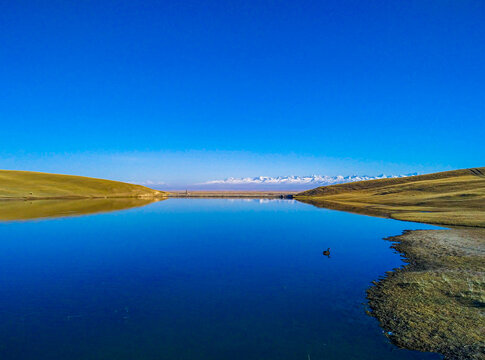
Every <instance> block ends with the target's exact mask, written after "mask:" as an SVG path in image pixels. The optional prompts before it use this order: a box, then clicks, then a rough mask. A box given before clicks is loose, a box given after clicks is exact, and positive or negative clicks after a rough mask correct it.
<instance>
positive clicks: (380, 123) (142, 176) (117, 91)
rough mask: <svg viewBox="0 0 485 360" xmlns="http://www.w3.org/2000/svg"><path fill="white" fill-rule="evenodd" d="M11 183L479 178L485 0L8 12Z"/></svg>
mask: <svg viewBox="0 0 485 360" xmlns="http://www.w3.org/2000/svg"><path fill="white" fill-rule="evenodd" d="M0 44H1V46H0V79H1V86H0V122H1V133H0V134H1V141H0V168H4V169H25V170H36V171H50V172H60V173H70V174H80V175H87V176H98V177H105V178H113V179H118V180H127V181H138V182H144V181H146V180H151V181H155V182H166V183H168V184H185V183H187V184H190V183H194V182H199V181H204V180H211V179H217V178H223V177H228V176H235V177H239V176H258V175H266V176H278V175H307V174H312V173H318V174H326V175H336V174H343V175H349V174H355V173H357V174H369V175H375V174H378V173H383V172H384V173H407V172H413V171H418V172H431V171H439V170H449V169H453V168H463V167H473V166H483V165H484V163H483V159H484V155H485V146H484V145H483V139H484V136H485V126H484V118H485V66H484V64H485V2H484V1H466V0H461V1H446V0H436V1H426V0H416V1H388V0H386V1H345V0H336V1H323V0H322V1H264V0H261V1H191V0H188V1H170V2H169V1H131V0H130V1H107V0H102V1H100V0H95V1H77V2H74V1H64V0H62V1H55V0H51V1H22V0H19V1H1V2H0Z"/></svg>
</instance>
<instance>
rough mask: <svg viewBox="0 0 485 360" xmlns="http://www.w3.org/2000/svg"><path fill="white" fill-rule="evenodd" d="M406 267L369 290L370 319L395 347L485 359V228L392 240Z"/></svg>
mask: <svg viewBox="0 0 485 360" xmlns="http://www.w3.org/2000/svg"><path fill="white" fill-rule="evenodd" d="M385 240H387V241H391V242H393V244H392V245H391V248H393V249H395V250H396V251H397V252H399V253H400V254H401V255H402V256H404V261H405V262H406V265H405V266H403V267H401V268H398V269H394V270H393V271H389V272H387V273H386V276H385V277H384V278H382V279H380V280H379V281H374V282H373V286H371V287H370V288H369V289H368V290H367V299H368V300H369V307H370V309H371V310H370V311H369V314H370V315H371V316H373V317H375V318H377V320H378V321H379V323H380V325H381V327H382V328H383V329H384V330H385V332H386V336H387V337H388V338H389V339H390V340H391V342H392V343H394V344H395V345H397V346H399V347H402V348H407V349H411V350H419V351H426V352H437V353H440V354H443V355H444V356H445V359H448V360H451V359H454V360H464V359H477V360H478V359H480V360H483V359H485V355H484V354H485V229H477V228H452V229H446V230H413V231H406V232H404V233H403V234H402V235H398V236H393V237H389V238H386V239H385Z"/></svg>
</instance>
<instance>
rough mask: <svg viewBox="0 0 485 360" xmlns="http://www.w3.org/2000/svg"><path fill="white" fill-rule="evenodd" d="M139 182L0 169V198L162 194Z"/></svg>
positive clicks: (104, 196)
mask: <svg viewBox="0 0 485 360" xmlns="http://www.w3.org/2000/svg"><path fill="white" fill-rule="evenodd" d="M165 195H166V193H165V192H163V191H157V190H153V189H149V188H147V187H144V186H141V185H133V184H127V183H123V182H119V181H111V180H103V179H95V178H89V177H83V176H72V175H59V174H48V173H40V172H31V171H11V170H0V199H49V198H59V199H60V198H62V199H74V198H115V197H117V198H121V197H146V198H153V197H163V196H165Z"/></svg>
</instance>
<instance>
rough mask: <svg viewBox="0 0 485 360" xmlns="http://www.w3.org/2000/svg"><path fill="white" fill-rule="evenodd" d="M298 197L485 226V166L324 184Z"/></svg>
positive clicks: (399, 215) (350, 207) (409, 218)
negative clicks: (329, 184) (401, 176)
mask: <svg viewBox="0 0 485 360" xmlns="http://www.w3.org/2000/svg"><path fill="white" fill-rule="evenodd" d="M295 198H296V199H297V200H300V201H303V202H306V203H310V204H313V205H315V206H320V207H326V208H331V209H337V210H344V211H351V212H356V213H360V214H365V215H373V216H382V217H390V218H394V219H398V220H407V221H416V222H424V223H430V224H440V225H451V226H457V225H462V226H478V227H485V167H481V168H475V169H463V170H454V171H447V172H441V173H434V174H428V175H419V176H411V177H404V178H394V179H379V180H369V181H359V182H354V183H347V184H339V185H331V186H324V187H319V188H316V189H313V190H309V191H305V192H302V193H299V194H297V195H296V196H295Z"/></svg>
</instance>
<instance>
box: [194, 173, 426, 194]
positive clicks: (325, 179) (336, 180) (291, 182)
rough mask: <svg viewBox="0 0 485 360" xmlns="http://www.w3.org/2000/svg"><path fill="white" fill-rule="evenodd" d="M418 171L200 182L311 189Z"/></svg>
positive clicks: (393, 176)
mask: <svg viewBox="0 0 485 360" xmlns="http://www.w3.org/2000/svg"><path fill="white" fill-rule="evenodd" d="M415 175H417V173H413V174H405V175H385V174H381V175H378V176H368V175H350V176H342V175H337V176H327V175H309V176H277V177H270V176H257V177H245V178H233V177H230V178H227V179H223V180H211V181H207V182H204V183H202V184H198V185H199V186H202V187H210V188H215V187H221V188H228V187H231V188H254V189H259V188H262V187H264V188H266V189H271V188H279V189H281V188H285V189H286V190H291V189H298V190H300V189H311V188H314V187H318V186H326V185H334V184H342V183H347V182H354V181H363V180H375V179H388V178H400V177H406V176H415Z"/></svg>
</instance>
